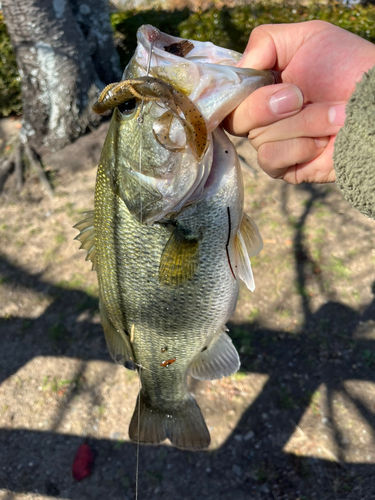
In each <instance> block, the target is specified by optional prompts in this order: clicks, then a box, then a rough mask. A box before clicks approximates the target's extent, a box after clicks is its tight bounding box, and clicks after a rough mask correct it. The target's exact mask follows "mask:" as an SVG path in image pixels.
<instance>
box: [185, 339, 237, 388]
mask: <svg viewBox="0 0 375 500" xmlns="http://www.w3.org/2000/svg"><path fill="white" fill-rule="evenodd" d="M239 367H240V358H239V356H238V353H237V350H236V348H235V347H234V345H233V343H232V340H231V338H230V337H229V335H227V334H226V333H225V332H221V333H220V335H219V336H218V337H216V338H215V339H213V341H212V342H211V344H209V345H207V346H205V347H204V348H203V350H202V352H201V353H200V354H199V355H198V356H197V358H195V360H194V361H193V362H192V363H191V365H190V366H189V368H188V374H189V375H191V376H192V377H194V378H196V379H199V380H215V379H219V378H222V377H228V375H231V374H232V373H235V372H236V371H237V370H238V369H239Z"/></svg>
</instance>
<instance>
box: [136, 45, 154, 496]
mask: <svg viewBox="0 0 375 500" xmlns="http://www.w3.org/2000/svg"><path fill="white" fill-rule="evenodd" d="M152 46H153V42H151V43H150V53H149V55H148V61H147V74H146V76H149V73H150V67H151V58H152ZM143 102H144V101H143V100H142V101H141V104H140V109H139V115H138V118H137V121H138V124H139V127H140V141H139V173H140V174H141V175H142V146H143V114H142V112H143ZM139 214H140V221H139V222H140V224H142V186H141V184H139ZM139 242H140V253H141V252H142V241H141V239H140V240H139ZM141 318H142V297H141V299H140V302H139V314H138V321H139V324H141ZM142 368H143V367H142V365H140V364H139V365H138V374H139V388H138V430H137V433H138V439H137V459H136V468H135V500H138V489H139V451H140V433H141V388H142V384H141V377H142Z"/></svg>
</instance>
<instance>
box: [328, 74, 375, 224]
mask: <svg viewBox="0 0 375 500" xmlns="http://www.w3.org/2000/svg"><path fill="white" fill-rule="evenodd" d="M333 163H334V168H335V171H336V184H337V185H338V187H339V188H340V190H341V192H342V194H343V196H344V198H345V199H346V200H347V201H348V202H349V203H350V204H351V205H353V207H355V208H356V209H357V210H359V211H360V212H361V213H362V214H364V215H366V216H367V217H371V218H373V219H375V66H374V67H373V68H372V69H370V70H369V72H368V73H364V75H363V77H362V80H361V81H360V82H359V83H357V85H356V88H355V91H354V92H353V94H352V96H351V98H350V100H349V103H348V105H347V107H346V120H345V124H344V126H343V127H342V129H340V131H339V133H338V135H337V137H336V141H335V146H334V154H333Z"/></svg>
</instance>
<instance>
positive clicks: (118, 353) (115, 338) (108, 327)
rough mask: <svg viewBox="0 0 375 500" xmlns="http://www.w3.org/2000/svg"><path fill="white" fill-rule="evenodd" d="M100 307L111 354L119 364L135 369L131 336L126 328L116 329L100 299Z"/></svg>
mask: <svg viewBox="0 0 375 500" xmlns="http://www.w3.org/2000/svg"><path fill="white" fill-rule="evenodd" d="M99 308H100V319H101V320H102V327H103V330H104V335H105V340H106V342H107V347H108V351H109V354H110V355H111V357H112V359H113V361H114V362H115V363H117V364H118V365H124V366H126V368H129V369H131V370H134V369H135V364H134V355H133V349H132V346H131V343H130V339H129V337H128V336H127V335H126V333H125V332H124V330H122V329H116V328H115V327H114V326H113V324H112V322H111V320H110V319H109V317H108V313H107V309H106V307H105V306H104V305H103V303H102V302H101V301H99Z"/></svg>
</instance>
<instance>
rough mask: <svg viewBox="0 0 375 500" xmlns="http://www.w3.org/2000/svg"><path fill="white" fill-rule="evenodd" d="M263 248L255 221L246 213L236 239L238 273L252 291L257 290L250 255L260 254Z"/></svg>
mask: <svg viewBox="0 0 375 500" xmlns="http://www.w3.org/2000/svg"><path fill="white" fill-rule="evenodd" d="M262 248H263V240H262V237H261V236H260V233H259V230H258V228H257V226H256V224H255V222H253V221H252V220H251V219H250V217H249V216H248V215H246V214H245V213H244V214H243V215H242V221H241V225H240V227H239V229H238V231H237V234H236V237H235V240H234V250H235V260H236V273H237V275H238V277H239V278H240V279H241V280H242V281H243V282H244V283H245V285H246V286H247V288H248V289H249V290H251V291H252V292H253V291H254V290H255V283H254V276H253V271H252V269H251V263H250V257H253V256H254V255H256V254H258V253H259V252H260V251H261V250H262Z"/></svg>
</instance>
